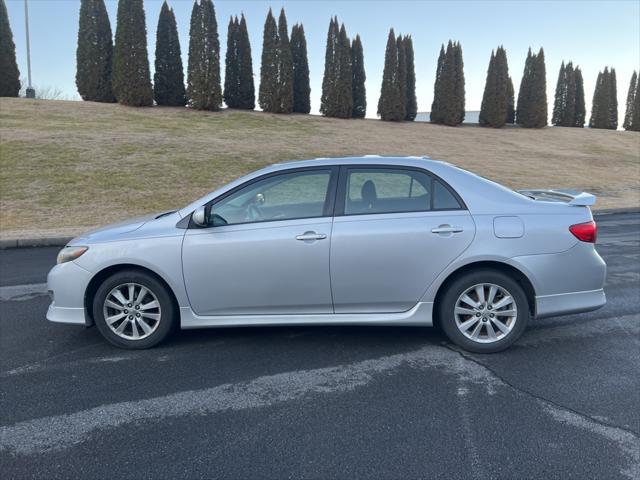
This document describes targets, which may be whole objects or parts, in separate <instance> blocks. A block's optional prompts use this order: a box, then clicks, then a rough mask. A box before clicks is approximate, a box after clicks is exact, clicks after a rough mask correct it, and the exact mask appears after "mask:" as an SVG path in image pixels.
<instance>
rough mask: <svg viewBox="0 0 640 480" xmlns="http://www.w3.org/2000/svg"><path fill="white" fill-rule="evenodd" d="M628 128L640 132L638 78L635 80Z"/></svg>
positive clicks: (639, 82) (639, 86) (639, 83)
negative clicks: (634, 91) (634, 92)
mask: <svg viewBox="0 0 640 480" xmlns="http://www.w3.org/2000/svg"><path fill="white" fill-rule="evenodd" d="M628 130H631V131H632V132H640V79H639V80H638V81H637V82H636V94H635V95H634V97H633V113H632V115H631V124H630V125H629V128H628Z"/></svg>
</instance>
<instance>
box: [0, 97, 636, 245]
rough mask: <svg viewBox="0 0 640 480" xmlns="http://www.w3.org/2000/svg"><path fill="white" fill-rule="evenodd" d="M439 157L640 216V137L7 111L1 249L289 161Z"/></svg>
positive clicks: (254, 116)
mask: <svg viewBox="0 0 640 480" xmlns="http://www.w3.org/2000/svg"><path fill="white" fill-rule="evenodd" d="M363 154H380V155H428V156H430V157H432V158H436V159H441V160H446V161H448V162H451V163H454V164H457V165H459V166H462V167H464V168H468V169H470V170H473V171H474V172H476V173H478V174H480V175H483V176H485V177H488V178H491V179H493V180H496V181H498V182H500V183H503V184H505V185H507V186H509V187H512V188H525V187H532V188H538V187H539V188H561V187H564V188H575V189H579V190H585V191H589V192H592V193H595V194H596V195H598V202H597V204H596V209H602V208H617V207H638V206H640V134H638V133H635V132H619V131H606V130H589V129H575V128H545V129H543V130H528V129H521V128H513V127H509V128H504V129H501V130H494V129H488V128H480V127H477V126H463V127H457V128H451V127H444V126H437V125H431V124H428V123H387V122H382V121H378V120H338V119H328V118H322V117H316V116H309V115H272V114H265V113H260V112H240V111H224V112H219V113H209V112H196V111H191V110H188V109H184V108H158V107H156V108H142V109H135V108H128V107H122V106H120V105H112V104H98V103H89V102H65V101H47V100H35V101H28V100H24V99H8V98H2V99H0V206H1V209H0V226H1V232H0V237H2V238H16V237H30V236H49V235H73V234H76V233H79V232H81V231H82V230H85V229H87V228H90V227H93V226H96V225H102V224H105V223H109V222H113V221H117V220H121V219H124V218H127V217H130V216H133V215H138V214H144V213H148V212H156V211H160V210H166V209H171V208H176V207H180V206H183V205H185V204H186V203H188V202H190V201H191V200H193V199H195V198H197V197H199V196H200V195H202V194H204V193H206V192H208V191H211V190H213V189H215V188H217V187H219V186H221V185H222V184H224V183H226V182H228V181H229V180H232V179H233V178H235V177H237V176H239V175H241V174H244V173H246V172H249V171H251V170H255V169H257V168H259V167H262V166H264V165H268V164H270V163H275V162H279V161H283V160H295V159H304V158H313V157H328V156H346V155H363Z"/></svg>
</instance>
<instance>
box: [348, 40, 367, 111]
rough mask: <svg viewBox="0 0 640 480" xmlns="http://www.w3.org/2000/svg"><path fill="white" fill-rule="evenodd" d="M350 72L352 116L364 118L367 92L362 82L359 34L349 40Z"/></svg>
mask: <svg viewBox="0 0 640 480" xmlns="http://www.w3.org/2000/svg"><path fill="white" fill-rule="evenodd" d="M351 73H352V75H353V76H352V82H351V85H352V96H353V112H352V117H353V118H364V116H365V114H366V113H367V93H366V89H365V85H364V82H365V80H366V78H367V77H366V73H365V71H364V51H363V49H362V40H361V39H360V35H356V38H355V39H354V40H353V42H351Z"/></svg>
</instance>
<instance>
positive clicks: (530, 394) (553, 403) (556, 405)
mask: <svg viewBox="0 0 640 480" xmlns="http://www.w3.org/2000/svg"><path fill="white" fill-rule="evenodd" d="M445 346H446V347H447V348H448V349H449V350H451V351H453V352H456V353H457V354H458V355H460V356H461V357H462V358H464V359H465V360H468V361H470V362H473V363H475V364H476V365H478V366H480V367H482V368H485V369H487V370H488V371H489V372H490V373H491V374H492V375H493V376H494V377H496V378H497V379H498V380H499V381H500V382H502V383H504V384H505V385H506V386H507V387H509V388H511V389H513V390H515V391H516V392H518V393H520V394H522V395H526V396H528V397H531V398H533V399H535V400H537V401H539V402H542V403H546V404H549V405H550V406H552V407H554V408H558V409H560V410H565V411H567V412H570V413H572V414H574V415H578V416H580V417H582V418H584V419H586V420H588V421H590V422H594V423H597V424H599V425H601V426H602V427H605V428H615V429H617V430H622V431H623V432H626V433H628V434H630V435H633V436H634V437H636V438H637V439H638V440H639V441H640V432H636V431H634V430H631V429H629V428H627V427H623V426H620V425H615V424H612V423H609V422H605V421H603V420H600V419H598V418H596V417H593V416H591V415H589V414H588V413H583V412H580V411H578V410H575V409H573V408H571V407H568V406H566V405H562V404H561V403H558V402H556V401H554V400H550V399H548V398H546V397H543V396H542V395H537V394H535V393H533V392H531V391H529V390H527V389H525V388H522V387H520V386H518V385H515V384H514V383H512V382H510V381H509V380H507V379H506V378H504V377H503V376H502V375H500V374H499V373H498V372H496V371H495V370H494V369H493V368H491V367H490V366H488V365H486V364H484V363H482V362H481V361H479V360H477V359H476V358H474V357H472V356H470V355H468V354H466V353H464V352H462V351H461V350H458V349H457V348H454V347H452V346H450V345H446V344H445Z"/></svg>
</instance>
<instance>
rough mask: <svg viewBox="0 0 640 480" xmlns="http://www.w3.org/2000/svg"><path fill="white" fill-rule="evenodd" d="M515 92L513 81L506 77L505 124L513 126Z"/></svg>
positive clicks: (514, 118)
mask: <svg viewBox="0 0 640 480" xmlns="http://www.w3.org/2000/svg"><path fill="white" fill-rule="evenodd" d="M514 97H515V91H514V89H513V81H512V80H511V77H508V81H507V123H509V124H511V125H513V124H514V123H516V102H515V98H514Z"/></svg>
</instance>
